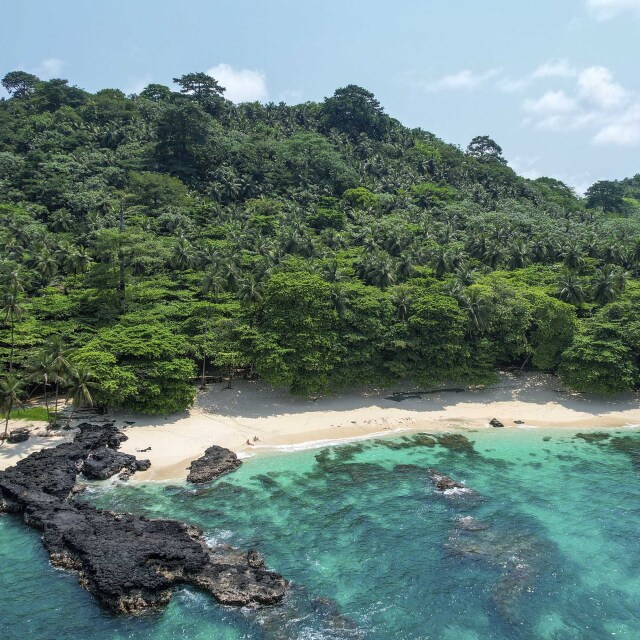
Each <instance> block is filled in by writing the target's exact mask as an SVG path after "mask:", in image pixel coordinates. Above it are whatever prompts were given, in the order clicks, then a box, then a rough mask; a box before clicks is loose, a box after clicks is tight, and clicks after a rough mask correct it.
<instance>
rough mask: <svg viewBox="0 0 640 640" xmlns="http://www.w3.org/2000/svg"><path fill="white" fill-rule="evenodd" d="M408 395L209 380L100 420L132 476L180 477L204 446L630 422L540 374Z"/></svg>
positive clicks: (16, 453)
mask: <svg viewBox="0 0 640 640" xmlns="http://www.w3.org/2000/svg"><path fill="white" fill-rule="evenodd" d="M398 391H402V392H407V393H409V394H414V395H410V397H407V398H406V399H403V400H402V401H397V399H394V397H395V398H397V396H393V394H394V393H397V392H398ZM417 392H419V390H418V389H416V388H415V387H412V386H410V385H406V386H405V387H402V388H400V386H396V387H394V388H393V389H375V388H363V389H358V390H350V391H345V392H342V393H336V394H333V395H328V396H321V397H317V398H312V399H310V398H297V397H293V396H291V395H289V394H288V393H287V392H286V391H283V390H279V389H273V388H271V387H270V386H269V385H267V384H266V383H264V382H261V381H236V382H234V384H233V388H232V389H225V388H224V385H210V386H209V387H208V388H207V390H206V391H204V392H199V393H198V396H197V398H196V402H195V403H194V406H193V408H192V409H191V410H190V411H188V412H184V413H183V414H179V415H177V416H160V417H159V416H136V415H130V414H114V415H112V416H107V417H108V418H110V419H113V421H114V422H115V423H116V426H118V427H119V428H122V429H123V430H124V432H125V433H126V435H127V437H128V440H127V441H126V442H124V443H123V444H122V447H121V450H122V451H123V452H125V453H130V454H133V455H136V456H137V457H138V458H141V459H144V458H148V459H149V460H151V468H150V469H149V470H148V471H146V472H144V473H140V474H136V476H135V479H136V481H150V480H181V479H184V478H186V475H187V469H188V467H189V464H190V463H191V461H193V460H195V459H196V458H198V457H200V456H201V455H202V454H203V453H204V451H205V450H206V449H207V448H208V447H210V446H211V445H214V444H216V445H219V446H223V447H226V448H228V449H231V450H232V451H234V452H236V453H237V454H238V455H239V457H241V458H246V457H249V456H254V455H268V454H270V453H274V452H286V451H295V450H300V449H303V448H305V449H308V448H314V447H322V446H328V445H331V444H340V443H346V442H349V441H353V440H360V439H370V438H379V437H389V436H394V435H401V434H402V433H406V432H417V431H429V432H434V433H442V432H447V431H458V432H467V431H477V430H484V429H493V428H494V427H491V426H490V425H489V421H490V420H491V419H492V418H496V419H497V420H499V421H500V422H502V423H503V424H504V426H505V431H507V432H513V433H514V437H517V436H516V435H515V434H516V433H517V432H518V431H519V430H520V429H532V428H539V429H565V430H567V431H576V432H577V431H580V430H594V429H606V428H622V427H630V426H635V425H638V426H639V427H640V400H639V397H638V395H637V394H631V393H630V394H625V395H624V396H617V397H615V398H603V397H595V396H591V397H585V396H582V395H579V394H572V393H568V392H566V391H563V390H562V389H561V388H559V386H558V383H557V380H556V379H555V378H553V377H551V376H549V375H545V374H523V375H515V374H512V373H505V374H503V375H502V376H501V380H500V382H499V383H498V384H497V385H495V386H492V387H488V388H484V389H468V390H462V391H437V392H431V391H430V392H429V393H425V394H424V395H421V396H420V395H416V393H417ZM516 421H521V422H522V423H523V424H516ZM131 423H133V424H131ZM16 426H17V425H16ZM254 438H257V440H255V441H254ZM65 439H69V434H67V435H66V436H65V435H63V436H49V437H47V438H32V439H30V440H29V441H27V442H25V443H20V444H18V445H8V444H6V445H4V446H3V447H1V448H0V469H3V468H6V467H8V466H11V465H13V464H15V463H16V462H17V461H18V460H19V459H21V458H22V457H24V456H26V455H28V454H30V453H33V452H34V451H36V450H37V449H39V448H43V447H44V446H55V444H58V443H59V442H63V441H65ZM149 448H150V449H149ZM145 449H146V451H145Z"/></svg>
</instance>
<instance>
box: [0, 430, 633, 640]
mask: <svg viewBox="0 0 640 640" xmlns="http://www.w3.org/2000/svg"><path fill="white" fill-rule="evenodd" d="M610 433H612V435H613V437H615V436H616V433H614V432H610ZM467 435H468V437H469V439H470V440H471V441H473V443H474V446H473V449H469V448H467V449H465V448H462V449H461V450H451V449H447V448H444V447H442V446H436V447H425V446H413V445H414V443H413V442H412V441H410V440H406V439H405V440H403V439H396V440H391V441H386V444H385V443H384V442H382V443H381V442H360V443H353V444H350V445H344V446H342V447H332V448H328V449H320V450H318V449H316V450H311V451H302V452H297V453H287V454H277V455H272V456H268V457H267V456H256V457H255V458H252V459H250V460H247V461H246V462H245V464H244V465H243V466H242V467H241V468H240V469H239V470H238V471H237V472H236V473H234V474H232V475H229V476H226V477H224V478H222V479H220V480H219V481H218V482H216V483H214V484H212V485H208V486H204V487H200V488H196V489H194V488H193V487H189V486H187V485H178V484H175V483H174V484H164V483H157V484H147V485H139V484H138V485H133V484H132V485H130V486H126V487H122V486H118V487H113V486H111V485H110V484H101V485H97V486H95V487H92V489H91V490H90V492H89V493H87V494H85V497H84V498H83V499H87V500H90V501H92V502H94V503H95V504H98V505H99V506H103V507H109V508H113V509H116V510H123V511H124V510H126V511H132V512H135V513H144V514H146V515H149V516H156V517H160V516H162V517H175V518H179V519H183V520H187V521H190V522H194V523H196V524H198V525H200V526H201V527H202V528H203V529H204V530H205V532H206V535H207V536H208V537H209V539H210V540H211V541H224V542H228V543H231V544H234V545H238V546H241V547H249V546H253V547H257V548H259V549H260V550H261V551H262V552H263V553H264V554H265V556H266V557H267V560H268V564H269V566H270V567H271V568H272V569H275V570H277V571H279V572H281V573H282V574H284V575H285V576H286V577H287V578H289V579H290V580H291V581H292V585H293V586H292V591H291V594H290V596H289V597H288V599H287V602H286V603H285V604H284V605H283V606H281V607H276V608H270V609H264V610H260V611H252V610H248V609H245V610H236V609H231V608H223V607H220V606H218V605H216V604H215V602H213V601H212V600H211V599H210V598H208V597H207V596H205V595H203V594H201V593H199V592H197V591H195V590H189V589H179V590H177V591H176V593H175V596H174V599H173V600H172V602H171V604H170V606H169V607H168V608H167V609H166V610H165V611H163V612H161V613H156V614H149V615H143V616H140V617H128V618H127V617H115V616H113V615H111V614H108V613H106V612H104V611H102V610H101V609H100V608H99V607H98V606H97V605H96V604H95V601H94V600H93V598H92V597H91V596H90V595H89V594H88V593H86V592H85V591H84V590H82V589H81V588H80V587H79V586H78V584H77V579H76V578H75V577H74V576H72V575H70V574H68V573H65V572H62V571H58V570H54V569H52V568H51V567H50V566H49V564H48V562H47V556H46V553H45V551H44V550H43V549H42V547H41V544H40V540H39V536H38V533H37V532H35V531H33V530H31V529H28V528H27V527H25V526H24V525H23V524H22V523H21V521H20V520H19V519H18V518H17V517H15V516H8V515H5V516H2V517H0V594H1V597H0V638H2V639H3V640H13V639H14V638H15V639H21V640H28V639H38V640H43V639H49V638H51V639H59V640H66V639H72V638H73V639H74V640H75V639H83V640H98V639H100V640H102V639H105V640H106V639H109V640H119V639H125V638H126V639H131V640H141V639H143V638H144V639H152V638H153V639H154V640H166V639H169V638H172V639H173V638H188V639H190V640H199V639H201V638H202V639H204V638H206V639H208V640H210V639H213V640H226V639H227V638H228V639H236V638H247V639H253V638H265V639H271V638H275V639H288V638H299V639H316V638H317V639H320V638H372V639H378V638H394V639H395V638H398V639H425V640H426V639H435V640H475V639H482V640H485V639H494V638H495V639H500V640H502V639H511V638H517V639H523V640H524V639H529V638H531V639H533V638H536V639H539V638H541V639H547V638H548V639H553V640H564V639H570V638H571V639H573V638H576V639H581V640H584V639H592V638H593V639H601V638H616V639H618V640H620V639H624V640H627V639H629V640H631V639H633V640H637V638H639V637H640V545H639V544H638V539H639V537H640V466H638V463H639V461H638V459H637V458H634V457H633V456H632V455H630V454H629V453H627V452H625V451H620V450H616V449H614V448H613V447H612V446H611V445H610V444H607V441H603V443H600V444H594V443H587V442H584V441H582V440H577V439H575V438H573V437H572V436H571V435H568V434H566V433H558V431H554V432H550V431H548V432H543V431H541V430H533V429H531V430H524V429H523V430H519V431H517V432H514V431H512V430H492V431H482V432H478V433H468V434H467ZM618 435H631V437H632V438H633V441H632V442H631V444H634V443H639V444H640V435H639V434H637V433H634V432H631V431H629V430H625V431H624V432H622V433H620V432H618ZM549 436H550V438H551V439H550V440H548V441H545V440H544V439H543V438H544V437H549ZM399 465H400V466H399ZM432 466H433V467H437V468H438V469H439V470H440V471H442V472H443V473H446V474H448V475H450V476H452V477H453V478H455V479H457V480H464V481H465V482H466V483H467V486H469V487H473V488H474V489H475V490H477V492H478V494H479V495H477V496H474V495H471V494H467V495H459V496H449V497H445V496H442V495H439V494H436V493H435V492H434V490H433V487H432V485H431V483H430V482H429V480H428V477H427V473H426V470H427V468H428V467H432ZM465 516H470V517H471V518H473V520H471V519H467V520H464V521H463V522H464V523H466V524H467V526H469V525H470V526H471V528H473V529H478V530H474V531H468V530H466V529H463V528H461V527H460V522H459V520H458V518H460V517H465Z"/></svg>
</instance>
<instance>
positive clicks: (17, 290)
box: [0, 269, 24, 373]
mask: <svg viewBox="0 0 640 640" xmlns="http://www.w3.org/2000/svg"><path fill="white" fill-rule="evenodd" d="M2 289H3V291H2V310H1V311H0V313H1V314H2V321H3V323H4V324H5V325H8V326H9V331H10V347H9V373H11V371H13V360H14V351H15V328H16V322H19V321H20V319H21V318H22V316H23V314H24V308H23V307H22V305H21V299H22V296H23V294H24V287H23V286H22V278H21V276H20V273H19V271H18V270H17V269H11V270H10V271H9V272H8V273H5V274H4V275H3V278H2Z"/></svg>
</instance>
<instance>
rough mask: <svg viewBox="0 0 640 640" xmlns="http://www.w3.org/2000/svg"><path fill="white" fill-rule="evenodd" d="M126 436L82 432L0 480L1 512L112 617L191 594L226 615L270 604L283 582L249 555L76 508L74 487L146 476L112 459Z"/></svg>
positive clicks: (177, 525) (135, 519)
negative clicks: (184, 588) (28, 530)
mask: <svg viewBox="0 0 640 640" xmlns="http://www.w3.org/2000/svg"><path fill="white" fill-rule="evenodd" d="M124 440H126V436H125V435H124V434H123V433H121V432H120V431H118V429H116V428H115V427H114V426H113V425H112V424H107V425H92V424H84V425H81V429H80V432H79V433H78V435H77V436H76V437H75V440H74V441H73V442H69V443H65V444H61V445H59V446H57V447H55V448H52V449H43V450H41V451H38V452H36V453H34V454H32V455H30V456H29V457H27V458H25V459H23V460H21V461H20V462H18V464H16V465H15V466H14V467H11V468H9V469H7V470H6V471H4V472H2V473H0V512H2V511H8V512H14V513H22V514H23V517H24V521H25V522H26V523H27V524H29V525H31V526H33V527H36V528H38V529H41V530H42V532H43V535H42V540H43V543H44V546H45V547H46V549H47V551H48V552H49V555H50V557H51V563H52V564H54V565H56V566H59V567H63V568H65V569H69V570H73V571H76V572H77V573H78V576H79V581H80V584H81V586H82V587H84V588H85V589H87V590H88V591H90V592H91V593H93V594H95V596H96V597H97V598H98V600H99V601H100V602H101V603H102V604H103V605H105V606H106V607H108V608H109V609H111V610H112V611H115V612H117V613H137V612H140V611H143V610H145V609H148V608H151V607H159V606H163V605H165V604H167V602H168V601H169V600H170V599H171V595H172V590H173V587H174V586H176V585H178V584H189V585H193V586H195V587H198V588H200V589H202V590H204V591H206V592H208V593H210V594H211V595H212V596H213V597H214V598H215V599H216V600H217V601H218V602H221V603H224V604H228V605H249V604H273V603H276V602H279V601H280V600H282V598H283V597H284V595H285V590H286V581H285V580H284V579H283V578H282V576H280V575H278V574H277V573H274V572H272V571H268V570H267V569H266V568H265V566H264V560H263V559H262V556H261V555H260V554H259V553H258V552H257V551H255V550H250V551H248V552H246V551H240V550H237V549H234V548H232V547H229V546H219V547H215V548H210V547H208V546H207V545H206V544H205V542H204V540H203V536H202V531H200V530H199V529H198V528H196V527H194V526H190V525H187V524H184V523H182V522H176V521H173V520H150V519H147V518H144V517H141V516H134V515H130V514H121V513H113V512H110V511H105V510H101V509H96V508H95V507H93V506H91V505H88V504H82V503H78V502H75V501H74V500H73V499H72V498H73V495H74V493H76V492H77V491H78V487H77V485H76V477H77V476H78V474H79V473H80V472H81V471H82V472H83V473H85V475H87V476H89V477H99V478H105V477H110V475H109V474H111V475H114V474H116V473H118V472H121V471H123V470H125V471H128V472H135V471H136V470H138V469H140V468H144V467H146V466H148V461H142V462H139V461H137V460H136V459H135V458H134V457H133V456H126V455H124V454H120V453H118V452H117V449H118V447H119V446H120V443H121V442H122V441H124Z"/></svg>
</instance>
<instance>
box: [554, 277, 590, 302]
mask: <svg viewBox="0 0 640 640" xmlns="http://www.w3.org/2000/svg"><path fill="white" fill-rule="evenodd" d="M556 295H557V296H558V298H560V300H562V301H564V302H568V303H569V304H572V305H575V306H577V307H581V306H582V303H583V302H584V289H583V288H582V285H581V284H580V280H579V279H578V276H577V275H576V274H575V273H573V272H571V271H568V272H566V273H565V274H564V275H563V276H562V277H561V278H560V280H559V281H558V289H557V293H556Z"/></svg>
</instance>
